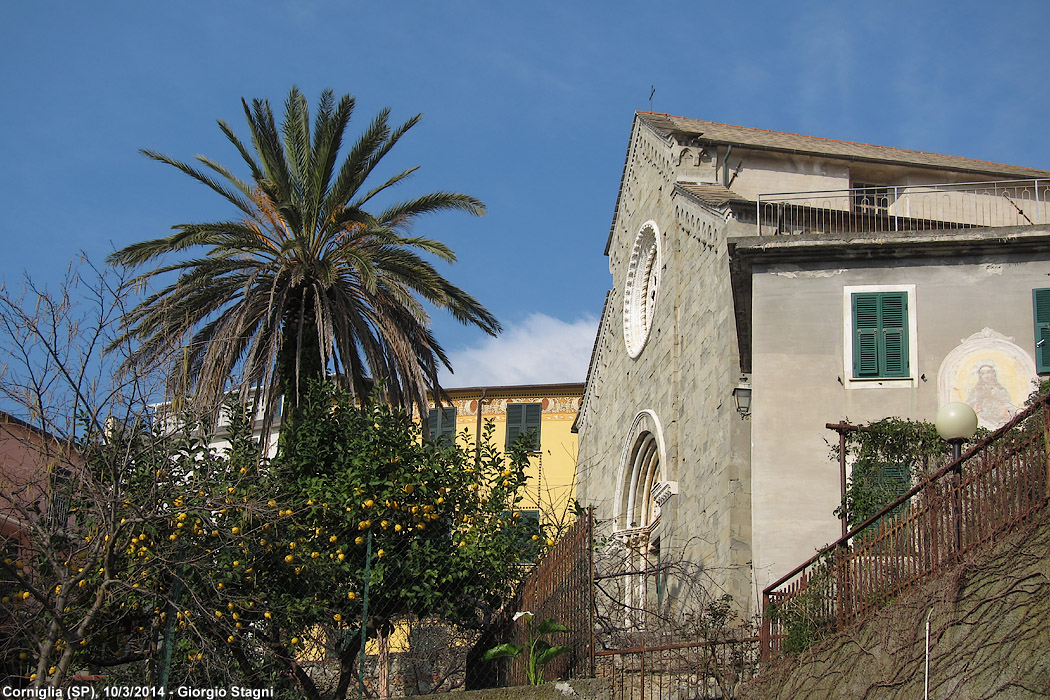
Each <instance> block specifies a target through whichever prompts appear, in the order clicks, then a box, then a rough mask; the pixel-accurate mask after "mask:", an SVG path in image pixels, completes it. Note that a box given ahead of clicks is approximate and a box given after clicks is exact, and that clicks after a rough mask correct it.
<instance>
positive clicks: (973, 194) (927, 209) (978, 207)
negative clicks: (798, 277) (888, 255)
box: [757, 180, 1050, 236]
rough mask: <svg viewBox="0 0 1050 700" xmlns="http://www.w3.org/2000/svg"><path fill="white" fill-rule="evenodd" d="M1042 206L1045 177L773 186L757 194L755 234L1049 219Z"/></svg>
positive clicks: (1047, 198) (1048, 200) (1049, 201)
mask: <svg viewBox="0 0 1050 700" xmlns="http://www.w3.org/2000/svg"><path fill="white" fill-rule="evenodd" d="M1048 207H1050V180H1000V181H996V182H966V183H949V184H936V185H899V186H898V185H872V186H864V187H854V188H852V189H844V190H822V191H812V192H775V193H771V194H762V195H759V196H758V200H757V215H758V235H760V236H776V235H793V234H803V233H815V234H820V233H835V234H843V233H846V234H849V233H885V232H890V231H936V230H945V229H949V230H950V229H966V228H992V227H1001V226H1032V225H1039V224H1045V223H1050V210H1048Z"/></svg>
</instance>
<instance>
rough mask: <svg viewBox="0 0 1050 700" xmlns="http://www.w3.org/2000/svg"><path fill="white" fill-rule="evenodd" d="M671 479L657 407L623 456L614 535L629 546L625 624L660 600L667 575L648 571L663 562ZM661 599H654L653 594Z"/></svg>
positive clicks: (638, 425) (641, 420) (645, 415)
mask: <svg viewBox="0 0 1050 700" xmlns="http://www.w3.org/2000/svg"><path fill="white" fill-rule="evenodd" d="M677 490H678V489H677V484H675V483H674V482H671V481H667V450H666V446H665V443H664V432H663V426H662V425H661V423H660V419H659V418H658V417H657V415H656V413H655V412H654V411H652V410H651V409H645V410H643V411H640V412H639V413H638V415H636V416H635V418H634V421H633V422H632V423H631V427H630V429H629V430H628V431H627V437H626V439H625V441H624V446H623V451H622V452H621V455H620V468H619V475H618V478H617V489H616V500H615V504H616V518H615V523H616V525H615V528H616V529H615V531H614V537H615V538H616V540H617V541H618V542H619V543H620V544H621V545H622V546H623V547H624V554H625V556H624V560H623V566H624V572H625V574H627V575H626V576H625V577H624V579H623V580H622V585H623V588H622V595H623V602H624V610H625V614H626V617H625V623H626V624H632V625H639V624H643V618H641V617H637V615H638V612H639V611H641V610H645V609H647V608H648V607H651V605H652V604H653V603H656V604H657V605H658V606H659V605H660V604H661V603H660V593H659V591H660V589H661V585H662V583H661V582H662V580H663V579H662V574H659V573H657V574H656V575H655V576H651V575H649V576H647V575H646V574H644V573H641V572H644V571H646V570H649V569H651V568H653V567H655V566H657V565H658V564H659V561H660V553H659V551H660V534H659V532H660V528H659V523H660V507H661V506H662V505H663V504H664V503H666V502H667V499H668V498H670V497H671V496H672V495H673V494H674V493H675V492H677ZM653 593H655V594H656V600H655V601H654V600H652V594H653Z"/></svg>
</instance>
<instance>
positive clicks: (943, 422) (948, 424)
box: [936, 401, 977, 460]
mask: <svg viewBox="0 0 1050 700" xmlns="http://www.w3.org/2000/svg"><path fill="white" fill-rule="evenodd" d="M936 425H937V434H938V435H940V436H941V437H942V438H944V439H945V440H947V441H948V444H949V445H951V446H952V459H955V460H957V459H959V457H961V456H962V445H963V443H964V442H966V441H967V440H969V439H970V438H972V437H973V434H974V433H976V432H977V414H976V413H974V412H973V409H972V408H970V406H969V405H967V404H965V403H963V402H962V401H955V402H952V403H949V404H945V405H944V406H941V408H940V410H939V411H937V422H936Z"/></svg>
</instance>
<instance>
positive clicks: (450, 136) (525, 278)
mask: <svg viewBox="0 0 1050 700" xmlns="http://www.w3.org/2000/svg"><path fill="white" fill-rule="evenodd" d="M643 7H646V6H645V5H643V4H642V3H637V2H620V1H618V0H607V1H606V2H601V3H598V2H592V3H583V2H572V1H571V0H560V1H547V0H533V1H532V2H528V3H521V2H519V3H508V2H500V1H498V0H487V1H486V0H450V1H447V2H438V1H432V2H423V1H412V0H402V1H401V2H391V1H374V2H362V1H359V0H342V1H336V0H288V1H284V0H250V1H249V0H223V1H222V2H214V0H211V1H208V2H200V1H197V0H183V1H180V2H168V3H159V2H142V1H137V2H131V1H124V2H107V1H100V2H93V3H86V2H50V1H43V0H42V1H40V2H8V3H4V4H3V6H2V7H0V66H3V69H2V71H0V87H2V95H3V102H2V104H3V108H2V109H0V163H2V166H3V167H0V203H2V205H3V213H4V215H3V216H2V217H0V236H2V240H3V242H4V244H5V255H4V256H3V257H2V258H0V277H2V278H4V279H5V280H7V281H8V283H11V282H13V281H15V280H17V279H18V278H19V277H20V276H21V275H22V274H23V272H27V273H28V274H29V275H31V276H32V277H33V278H34V279H36V280H39V281H44V282H49V281H52V280H57V279H58V277H59V276H60V272H61V271H62V270H63V269H64V266H65V264H66V262H68V261H69V259H70V258H72V257H73V256H74V255H75V254H76V252H77V251H78V250H81V249H83V250H85V251H86V252H87V253H88V254H89V255H90V256H91V257H92V258H93V259H95V260H98V261H101V260H102V258H104V257H105V255H106V254H107V253H108V252H110V251H112V250H113V249H114V248H118V247H122V246H124V245H127V244H129V243H132V242H134V241H137V240H143V239H146V238H153V237H156V236H159V235H164V234H166V232H167V231H168V229H169V227H170V226H171V225H173V224H177V223H186V222H192V221H204V220H209V219H219V218H223V217H226V216H228V215H229V214H230V211H229V209H227V208H226V207H225V206H224V203H223V201H222V200H220V199H219V198H218V197H217V196H216V195H214V194H213V193H211V192H210V191H208V190H206V189H205V188H204V187H202V186H200V185H198V184H196V183H194V182H193V181H191V180H190V179H189V178H187V177H185V176H184V175H181V174H180V173H178V172H176V171H175V170H173V169H171V168H168V167H165V166H162V165H160V164H158V163H155V162H151V161H148V160H147V159H146V158H144V157H143V156H141V155H139V153H138V149H139V148H150V149H154V150H157V151H160V152H163V153H166V154H169V155H172V156H174V157H177V158H180V159H190V158H192V157H193V156H194V155H196V154H198V153H201V154H206V155H208V156H210V157H212V158H214V159H216V160H218V161H220V162H223V163H226V164H229V165H231V166H236V165H237V163H238V162H239V159H238V156H237V154H236V153H235V152H234V151H233V149H232V147H231V146H230V145H229V144H228V143H227V142H226V141H225V139H224V137H223V136H222V134H221V133H220V132H219V130H218V128H217V127H216V125H215V121H216V119H219V118H222V119H225V120H226V121H228V122H229V123H230V124H231V125H232V126H233V127H234V129H235V130H236V131H238V132H239V133H244V131H245V129H244V127H243V123H244V122H243V115H242V113H241V111H240V102H239V100H240V98H241V97H242V96H243V97H247V98H249V99H250V98H254V97H267V98H269V99H270V100H271V102H273V103H274V104H275V106H277V105H280V104H281V103H282V102H283V99H284V97H285V96H286V95H287V93H288V90H289V88H290V86H291V85H293V84H296V85H298V86H299V87H300V88H301V89H302V90H303V91H304V92H305V93H306V94H307V95H308V96H309V98H310V100H311V102H313V101H314V100H315V99H316V96H317V95H318V94H319V92H320V91H321V90H322V89H325V88H332V89H333V90H335V91H336V93H337V94H343V93H350V94H353V95H355V96H356V97H357V100H358V103H357V112H356V118H355V123H356V125H357V127H358V128H354V127H353V126H352V128H351V131H352V132H353V133H357V131H358V129H359V128H363V126H364V125H365V124H366V123H367V122H368V121H369V120H370V119H371V117H372V116H373V115H374V114H375V113H376V112H377V111H378V110H379V109H381V108H382V107H385V106H389V107H391V108H392V110H393V114H392V117H393V120H395V121H400V120H404V119H407V118H408V117H410V116H411V115H413V114H415V113H417V112H422V113H423V114H424V115H425V117H424V120H423V122H422V123H421V124H420V125H419V126H417V127H416V128H415V129H413V130H412V132H411V133H410V135H409V136H408V137H406V138H405V139H404V140H403V141H402V142H401V143H400V144H399V147H398V149H397V150H395V151H394V152H393V153H391V154H390V155H389V156H388V157H387V159H386V160H389V161H390V162H389V166H388V168H389V169H388V171H387V172H389V173H392V172H395V171H396V170H398V169H401V168H404V167H409V166H413V165H421V166H422V168H421V169H420V171H419V172H418V173H417V174H416V176H415V177H413V179H412V180H411V181H410V182H409V183H407V184H406V185H404V186H403V187H402V188H401V190H400V193H399V196H400V198H407V197H410V196H413V195H415V194H420V193H423V192H428V191H431V190H436V189H450V190H457V191H461V192H467V193H470V194H472V195H474V196H476V197H479V198H480V199H482V200H483V201H484V202H485V203H486V204H487V205H488V215H487V216H485V217H484V218H480V219H473V218H470V217H467V216H462V215H455V214H446V215H440V216H435V217H433V218H429V219H424V220H423V221H422V222H421V223H420V225H419V226H418V228H417V232H418V233H421V234H422V233H425V234H428V235H430V236H432V237H434V238H438V239H440V240H442V241H444V242H445V243H447V244H449V245H450V246H451V247H452V248H453V249H454V250H455V251H456V252H457V254H458V256H459V262H458V263H457V264H456V265H454V266H452V267H450V268H447V269H446V273H447V276H448V277H449V278H450V279H452V280H453V281H454V282H455V283H457V284H459V285H460V286H462V287H464V288H465V289H467V290H468V291H470V292H471V293H473V294H474V295H475V296H477V297H478V298H479V299H480V300H481V301H482V302H483V303H484V304H485V305H487V306H488V307H489V309H490V310H492V311H493V312H494V313H495V314H496V315H497V316H498V317H499V319H500V320H501V322H502V323H503V325H504V327H505V328H506V333H505V334H504V336H502V337H501V339H500V340H498V341H495V342H493V341H487V340H486V338H485V336H484V335H483V334H481V333H480V332H479V331H474V330H471V329H466V328H463V327H461V326H459V324H457V323H456V322H455V321H453V320H452V319H450V318H447V317H445V316H443V315H441V314H436V315H435V317H434V327H435V332H436V333H437V335H438V338H439V339H440V340H441V342H442V343H443V345H444V346H445V347H446V349H447V350H448V351H449V352H450V354H451V355H452V357H453V360H454V363H455V366H456V370H457V371H456V375H455V376H454V377H451V378H449V379H447V380H446V383H447V384H448V385H449V386H464V385H475V384H504V383H506V384H509V383H519V382H546V381H551V382H554V381H574V380H578V381H582V379H583V375H584V373H585V371H586V363H587V359H588V358H587V355H588V353H589V352H590V348H591V344H592V342H593V339H594V333H595V330H596V326H597V317H598V315H599V313H600V312H601V304H602V299H603V298H604V294H605V291H606V289H607V288H608V286H609V284H610V280H611V278H610V276H609V271H608V262H607V260H606V258H605V257H604V256H603V255H602V251H603V248H604V244H605V239H606V236H607V235H608V231H609V225H610V223H611V218H612V213H613V206H614V204H615V201H616V192H617V187H618V185H619V178H620V173H621V169H622V167H623V159H624V154H625V151H626V146H627V138H628V135H629V130H630V126H631V120H632V116H633V113H634V110H636V109H648V108H649V106H650V103H649V94H650V87H651V86H653V87H655V88H656V92H655V95H654V96H653V101H652V107H653V109H654V110H656V111H659V112H668V113H671V114H679V115H685V116H690V117H697V118H701V119H710V120H713V121H720V122H728V123H733V124H742V125H747V126H756V127H763V128H768V129H775V130H780V131H789V132H796V133H803V134H810V135H815V136H825V137H829V138H838V139H846V140H853V141H862V142H866V143H876V144H882V145H888V146H898V147H902V148H913V149H918V150H925V151H935V152H940V153H950V154H953V155H962V156H968V157H973V158H981V159H986V160H993V161H998V162H1004V163H1014V164H1020V165H1029V166H1034V167H1040V168H1047V169H1050V128H1048V124H1047V115H1048V114H1050V90H1048V88H1047V81H1046V76H1045V71H1046V68H1047V66H1050V60H1048V59H1050V42H1047V41H1046V37H1045V30H1046V27H1047V26H1048V21H1050V3H1046V2H1026V1H1024V0H1019V1H1015V2H1011V3H1005V4H1003V5H990V4H989V3H987V2H982V3H977V2H966V1H961V2H879V3H850V4H848V5H847V4H846V3H831V2H797V3H785V2H751V3H746V2H740V3H715V2H682V1H675V0H668V1H665V2H663V3H660V4H659V6H658V7H659V9H654V10H646V9H643ZM652 7H654V8H655V7H657V6H656V5H653V6H652Z"/></svg>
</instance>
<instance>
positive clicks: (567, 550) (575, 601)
mask: <svg viewBox="0 0 1050 700" xmlns="http://www.w3.org/2000/svg"><path fill="white" fill-rule="evenodd" d="M593 540H594V511H593V510H592V509H587V511H586V512H585V513H583V514H582V515H580V517H579V518H577V520H576V523H575V524H573V526H572V527H571V528H569V530H568V532H566V533H565V534H564V535H563V536H562V537H561V538H560V539H559V540H558V541H557V542H556V543H555V545H554V546H553V547H552V548H551V550H550V551H549V552H548V553H547V555H546V556H545V557H544V558H543V559H542V560H541V561H540V562H539V563H538V564H537V565H536V568H535V569H533V571H532V573H531V574H530V575H529V577H528V579H526V581H525V583H524V585H523V586H522V589H521V594H520V596H519V598H518V601H519V602H518V610H527V611H529V612H531V613H532V614H533V620H534V621H535V622H537V623H538V622H539V621H541V620H544V619H546V618H548V617H551V618H554V619H555V620H556V621H557V622H560V623H561V624H563V625H565V626H566V627H568V628H569V631H568V632H566V633H562V634H558V635H556V636H555V637H553V638H551V639H549V640H547V641H548V642H550V643H551V644H553V645H565V646H571V647H572V653H569V654H563V655H561V656H559V657H556V658H555V659H554V660H553V661H551V663H550V664H548V665H547V667H546V669H545V673H544V677H545V678H546V679H547V680H552V679H555V678H566V677H569V678H587V677H591V676H593V675H594V563H593V560H592V557H591V553H592V551H593ZM514 637H515V643H516V644H518V645H520V646H524V645H525V640H526V630H525V618H521V619H519V620H518V621H517V622H516V623H515V626H514ZM523 666H524V665H523V664H512V665H511V669H510V674H509V675H510V678H509V680H510V684H511V685H523V684H524V683H525V673H524V668H523Z"/></svg>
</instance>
